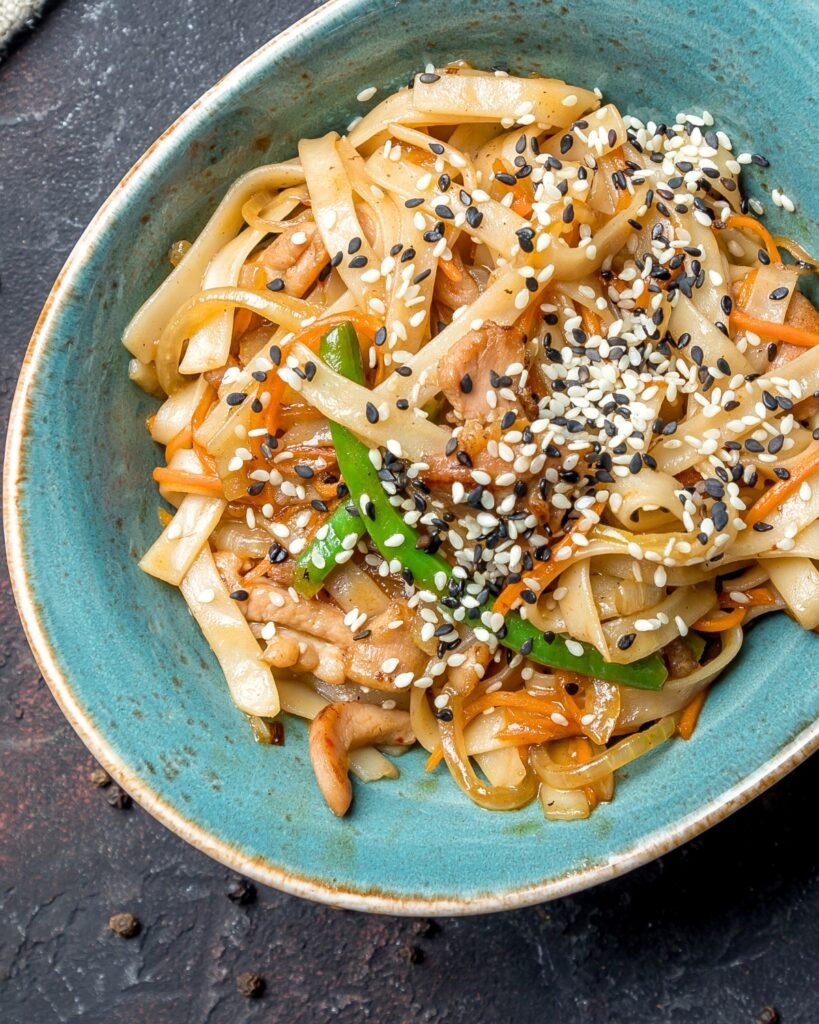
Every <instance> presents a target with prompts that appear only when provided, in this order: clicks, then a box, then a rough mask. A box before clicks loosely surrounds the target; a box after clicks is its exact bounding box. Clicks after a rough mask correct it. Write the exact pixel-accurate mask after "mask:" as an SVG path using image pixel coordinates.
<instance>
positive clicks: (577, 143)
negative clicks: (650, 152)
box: [540, 103, 628, 166]
mask: <svg viewBox="0 0 819 1024" xmlns="http://www.w3.org/2000/svg"><path fill="white" fill-rule="evenodd" d="M585 120H586V121H588V123H589V126H588V128H585V129H582V130H581V129H578V130H576V131H572V132H570V134H571V136H572V139H573V140H574V141H573V142H572V147H571V149H570V150H569V151H568V153H562V152H561V150H560V145H561V140H562V138H563V134H562V133H555V134H554V135H553V136H552V137H551V138H550V139H546V141H545V142H544V143H542V145H541V147H540V152H541V153H548V154H549V155H550V156H554V157H557V158H558V159H559V160H560V161H561V162H563V164H564V166H565V162H566V160H567V159H570V160H572V161H573V162H578V163H579V162H580V161H582V160H583V158H584V157H586V156H591V157H593V158H594V159H595V160H599V159H600V157H602V156H606V155H607V154H608V153H611V151H612V150H614V149H618V148H619V147H620V146H622V145H623V143H624V142H626V141H627V138H628V134H627V132H626V126H625V125H624V124H623V118H622V115H621V114H620V111H619V110H618V109H617V107H615V106H614V104H613V103H606V104H605V105H604V106H602V107H599V108H598V109H597V110H595V111H594V113H592V114H589V115H588V116H587V117H586V118H585ZM612 132H614V135H613V136H612V135H611V133H612ZM583 136H584V137H585V139H584V138H583Z"/></svg>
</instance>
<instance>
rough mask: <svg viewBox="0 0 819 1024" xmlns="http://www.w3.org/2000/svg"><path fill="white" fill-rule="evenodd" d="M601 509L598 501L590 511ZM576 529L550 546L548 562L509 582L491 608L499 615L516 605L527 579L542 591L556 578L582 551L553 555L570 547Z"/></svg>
mask: <svg viewBox="0 0 819 1024" xmlns="http://www.w3.org/2000/svg"><path fill="white" fill-rule="evenodd" d="M602 511H603V503H602V502H599V501H598V502H597V504H596V505H594V506H593V507H592V512H596V513H597V515H600V513H601V512H602ZM585 521H586V520H582V519H581V520H580V523H583V522H585ZM578 525H579V524H578ZM577 529H578V527H577V526H576V527H575V529H574V530H572V531H571V532H570V533H567V534H566V535H565V536H563V537H561V538H560V540H559V541H558V542H557V543H556V544H554V545H553V546H552V557H551V558H550V559H549V561H548V562H537V563H536V564H535V566H534V567H533V568H532V569H531V570H530V571H529V572H527V573H526V575H525V576H524V577H523V578H522V579H520V580H518V582H517V583H510V584H509V586H508V587H505V588H504V589H503V590H502V591H501V592H500V594H499V595H498V596H497V598H496V599H495V604H494V605H493V608H492V610H493V611H495V612H500V614H501V615H505V614H506V613H507V612H508V611H511V610H512V608H513V607H517V605H518V603H519V602H520V599H521V598H520V595H521V594H522V593H523V591H524V590H528V589H529V584H528V583H527V582H526V581H527V580H535V581H536V582H537V583H538V584H540V590H541V592H542V591H543V590H544V589H545V588H546V587H547V586H548V585H549V583H551V582H552V580H554V579H556V578H557V577H558V576H559V575H560V574H561V573H562V572H563V570H564V569H568V568H569V566H570V565H571V564H572V563H573V562H575V561H577V559H578V557H580V556H581V555H582V554H583V552H584V549H583V548H580V549H579V550H577V551H574V552H572V554H571V555H570V556H569V557H568V558H564V559H563V560H562V561H561V560H559V559H557V558H556V557H555V556H556V555H557V552H558V551H560V550H561V549H562V548H571V545H572V540H573V539H574V535H575V531H576V530H577Z"/></svg>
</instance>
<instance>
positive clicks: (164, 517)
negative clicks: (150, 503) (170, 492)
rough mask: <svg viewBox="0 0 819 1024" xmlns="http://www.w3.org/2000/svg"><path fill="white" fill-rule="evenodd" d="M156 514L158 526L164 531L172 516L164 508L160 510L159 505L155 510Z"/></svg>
mask: <svg viewBox="0 0 819 1024" xmlns="http://www.w3.org/2000/svg"><path fill="white" fill-rule="evenodd" d="M156 514H157V516H158V517H159V525H160V526H161V527H162V529H163V530H164V529H165V527H166V526H167V525H168V523H169V522H170V521H171V520H172V519H173V516H172V515H171V513H170V512H169V511H168V510H167V509H166V508H162V506H161V505H160V507H159V508H158V509H157V510H156Z"/></svg>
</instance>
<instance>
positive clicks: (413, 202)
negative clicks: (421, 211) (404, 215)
mask: <svg viewBox="0 0 819 1024" xmlns="http://www.w3.org/2000/svg"><path fill="white" fill-rule="evenodd" d="M423 205H424V200H423V199H422V198H420V197H416V198H414V199H407V200H405V202H404V206H406V208H407V209H408V210H414V209H415V207H416V206H423Z"/></svg>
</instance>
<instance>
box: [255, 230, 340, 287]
mask: <svg viewBox="0 0 819 1024" xmlns="http://www.w3.org/2000/svg"><path fill="white" fill-rule="evenodd" d="M257 262H258V265H259V266H260V267H262V268H263V269H264V270H265V272H266V273H268V274H269V276H270V278H271V280H272V279H275V278H277V277H280V278H282V279H283V280H284V290H285V291H286V292H287V294H288V295H295V296H297V297H301V296H302V295H304V293H305V292H306V291H307V289H308V288H309V287H310V285H312V284H313V282H314V281H315V280H316V278H317V277H318V276H319V273H320V271H321V268H322V267H323V266H324V265H325V263H326V262H327V250H326V249H325V248H324V243H323V242H322V240H321V235H320V234H319V232H318V231H317V229H316V225H315V224H309V223H307V224H294V225H293V227H290V228H287V229H286V230H285V231H283V232H282V233H281V234H280V235H279V237H278V238H277V239H276V241H275V242H271V244H270V245H269V246H268V247H267V248H266V249H265V250H264V252H263V253H262V254H261V255H260V256H258V257H257Z"/></svg>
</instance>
